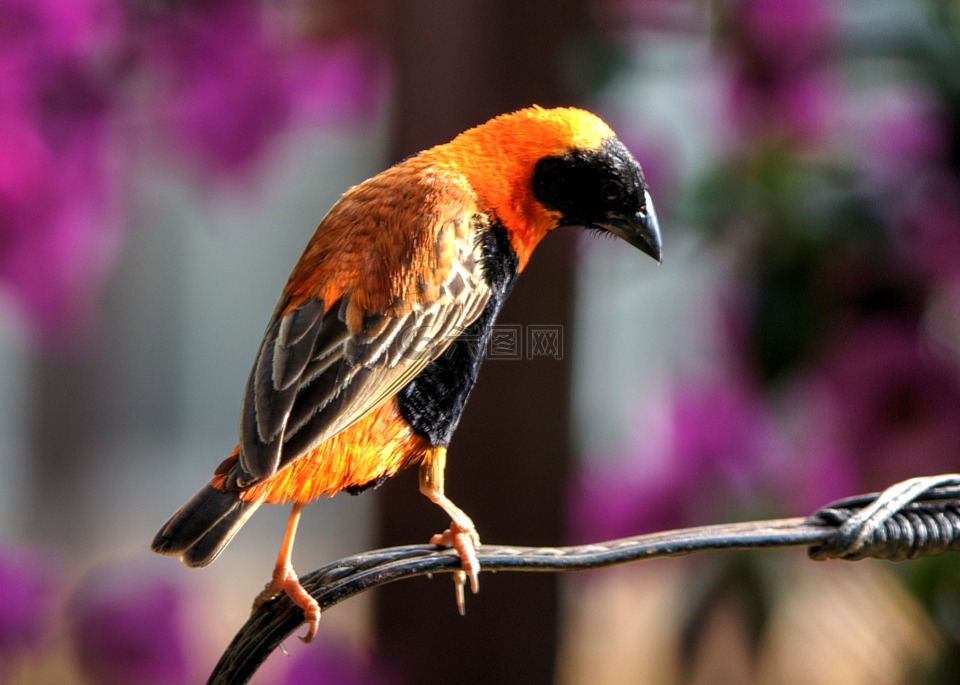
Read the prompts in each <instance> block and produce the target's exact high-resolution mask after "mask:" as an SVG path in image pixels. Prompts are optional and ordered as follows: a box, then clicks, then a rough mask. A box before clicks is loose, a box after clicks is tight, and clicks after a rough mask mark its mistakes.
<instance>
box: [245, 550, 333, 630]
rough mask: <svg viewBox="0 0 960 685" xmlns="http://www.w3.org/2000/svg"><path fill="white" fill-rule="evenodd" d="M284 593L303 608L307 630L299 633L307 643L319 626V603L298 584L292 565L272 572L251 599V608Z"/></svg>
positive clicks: (258, 606)
mask: <svg viewBox="0 0 960 685" xmlns="http://www.w3.org/2000/svg"><path fill="white" fill-rule="evenodd" d="M281 592H283V593H286V595H287V597H289V598H290V601H292V602H293V603H294V604H296V605H297V606H298V607H300V608H301V609H302V610H303V622H304V623H306V624H307V632H305V633H304V634H303V635H299V636H298V637H299V638H300V641H301V642H304V643H308V642H310V641H311V640H313V638H314V637H315V636H316V634H317V628H319V626H320V605H319V604H318V603H317V600H315V599H314V598H313V597H311V596H310V593H308V592H307V591H306V590H304V589H303V586H302V585H301V584H300V578H299V577H297V574H296V571H294V570H293V567H292V566H278V567H277V569H276V570H275V571H274V573H273V580H271V581H270V582H269V583H267V584H266V585H265V586H264V588H263V590H262V591H261V592H260V594H259V595H257V597H256V599H254V600H253V609H252V611H256V610H257V609H259V608H260V607H261V606H263V605H264V604H265V603H267V602H269V601H271V600H273V599H276V597H277V596H278V595H279V594H280V593H281Z"/></svg>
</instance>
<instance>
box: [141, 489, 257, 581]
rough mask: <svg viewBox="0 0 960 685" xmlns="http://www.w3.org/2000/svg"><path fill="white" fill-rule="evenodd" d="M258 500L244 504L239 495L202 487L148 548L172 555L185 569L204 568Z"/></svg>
mask: <svg viewBox="0 0 960 685" xmlns="http://www.w3.org/2000/svg"><path fill="white" fill-rule="evenodd" d="M261 501H262V500H254V501H252V502H247V501H244V500H242V499H240V493H239V492H229V491H224V490H218V489H217V488H215V487H213V485H209V484H208V485H205V486H204V487H203V489H202V490H200V492H198V493H197V494H196V495H194V496H193V497H192V498H191V499H190V501H189V502H187V503H186V504H184V505H183V506H182V507H180V510H179V511H178V512H177V513H176V514H174V515H173V516H172V517H170V520H169V521H167V522H166V523H165V524H164V526H163V528H161V529H160V532H159V533H157V536H156V537H155V538H154V539H153V543H152V544H151V545H150V548H151V549H152V550H153V551H154V552H156V553H157V554H176V555H178V556H179V557H180V558H181V559H182V560H183V563H185V564H186V565H187V566H193V567H198V566H206V565H207V564H209V563H210V562H211V561H213V560H214V559H216V558H217V556H218V555H219V554H220V552H222V551H223V548H224V547H226V546H227V543H228V542H230V540H232V539H233V536H234V535H236V534H237V531H238V530H240V528H241V526H243V524H244V523H246V521H247V519H248V518H250V516H251V515H252V514H253V512H255V511H256V510H257V507H259V506H260V503H261Z"/></svg>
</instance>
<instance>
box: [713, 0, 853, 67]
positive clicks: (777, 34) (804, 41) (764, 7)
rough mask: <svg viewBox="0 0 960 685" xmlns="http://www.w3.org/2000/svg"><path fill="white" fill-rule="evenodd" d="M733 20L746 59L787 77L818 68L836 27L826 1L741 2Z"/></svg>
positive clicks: (737, 39) (735, 9)
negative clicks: (814, 67) (811, 68)
mask: <svg viewBox="0 0 960 685" xmlns="http://www.w3.org/2000/svg"><path fill="white" fill-rule="evenodd" d="M731 19H732V22H733V31H734V34H735V40H736V41H737V42H738V43H739V45H740V50H741V52H742V54H743V56H744V57H745V58H746V59H747V60H750V61H751V62H753V63H754V66H755V67H756V68H762V69H765V70H775V71H776V72H778V73H780V74H783V75H795V74H803V73H805V72H806V71H807V70H808V69H810V67H812V66H816V65H818V64H819V63H820V62H821V61H822V59H823V56H824V53H825V52H826V51H827V50H828V49H829V47H830V42H831V39H832V34H833V32H834V25H835V24H836V18H835V17H834V15H833V12H832V10H831V5H830V3H829V2H827V1H826V0H741V1H740V2H738V3H735V4H734V5H733V12H732V17H731Z"/></svg>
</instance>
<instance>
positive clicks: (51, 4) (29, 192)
mask: <svg viewBox="0 0 960 685" xmlns="http://www.w3.org/2000/svg"><path fill="white" fill-rule="evenodd" d="M0 11H2V12H9V15H4V19H6V18H7V16H10V17H11V23H10V25H5V26H4V27H3V28H0V130H2V131H3V136H0V248H2V249H0V282H2V284H3V286H4V287H5V288H6V289H7V290H9V291H10V292H12V293H13V294H14V295H15V298H16V301H17V302H18V304H19V305H20V306H21V309H22V310H23V312H24V313H25V315H26V317H27V318H28V319H29V320H30V321H31V322H32V324H33V328H34V330H36V331H38V332H39V334H40V336H41V337H43V338H45V339H47V340H51V339H55V338H57V337H58V336H61V335H62V334H63V333H65V332H67V331H68V330H69V331H70V333H71V334H73V335H71V337H72V338H76V337H77V336H76V335H75V334H76V333H77V332H78V331H77V330H76V329H77V325H78V324H79V323H81V322H83V321H85V320H86V319H87V318H88V316H89V310H90V308H91V305H92V301H93V299H94V295H95V293H96V291H97V289H98V286H99V284H100V282H101V280H102V278H103V276H104V274H105V271H106V268H107V266H108V265H109V263H110V260H111V257H112V255H113V253H114V252H115V249H116V245H117V243H118V239H119V231H118V228H119V216H118V210H119V206H118V204H117V203H116V201H115V200H116V197H115V185H116V183H117V177H116V175H115V174H114V171H115V170H114V169H113V168H111V167H113V166H114V160H112V159H109V158H108V157H107V155H106V152H105V148H106V147H107V146H108V145H109V144H110V143H112V142H114V141H115V140H116V138H115V129H114V126H113V120H114V110H115V108H116V101H115V98H114V97H113V95H112V94H111V88H112V77H113V74H114V70H113V67H114V64H115V60H116V58H117V55H118V53H119V49H120V48H119V45H118V43H117V41H118V40H119V39H118V34H117V29H118V21H119V18H118V17H119V14H118V9H117V7H116V5H115V3H112V2H109V1H108V0H84V1H82V2H75V3H72V2H66V1H60V2H58V1H55V0H47V1H46V2H38V3H28V2H18V1H17V0H2V2H0ZM64 337H65V336H64Z"/></svg>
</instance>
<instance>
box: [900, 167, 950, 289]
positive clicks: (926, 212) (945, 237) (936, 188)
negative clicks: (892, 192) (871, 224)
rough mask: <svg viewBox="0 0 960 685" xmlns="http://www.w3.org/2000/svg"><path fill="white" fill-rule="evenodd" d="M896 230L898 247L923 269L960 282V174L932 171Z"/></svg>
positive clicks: (910, 199) (938, 277) (908, 201)
mask: <svg viewBox="0 0 960 685" xmlns="http://www.w3.org/2000/svg"><path fill="white" fill-rule="evenodd" d="M896 229H897V232H896V239H897V246H898V247H899V248H900V250H901V251H902V252H903V253H904V254H905V255H906V256H907V259H908V260H909V261H910V262H912V263H913V264H914V265H916V266H917V267H919V269H920V270H921V272H923V273H924V274H926V275H927V276H929V277H930V278H933V279H934V280H938V281H945V282H952V283H955V282H957V281H960V177H956V176H952V175H950V174H947V173H942V174H929V175H928V176H927V177H926V178H924V179H923V181H922V182H921V183H918V184H916V188H915V190H914V192H913V193H912V194H911V195H910V196H908V197H907V198H906V206H905V207H904V208H903V209H902V210H901V213H900V217H899V219H898V221H897V222H896Z"/></svg>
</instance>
